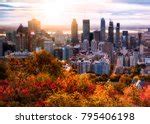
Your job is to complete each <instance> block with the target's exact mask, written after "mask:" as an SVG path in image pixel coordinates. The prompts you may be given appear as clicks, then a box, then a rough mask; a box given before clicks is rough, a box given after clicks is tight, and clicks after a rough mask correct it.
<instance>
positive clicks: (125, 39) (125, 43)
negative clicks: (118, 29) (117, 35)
mask: <svg viewBox="0 0 150 124" xmlns="http://www.w3.org/2000/svg"><path fill="white" fill-rule="evenodd" d="M122 46H123V47H125V48H127V49H128V46H129V45H128V31H123V32H122Z"/></svg>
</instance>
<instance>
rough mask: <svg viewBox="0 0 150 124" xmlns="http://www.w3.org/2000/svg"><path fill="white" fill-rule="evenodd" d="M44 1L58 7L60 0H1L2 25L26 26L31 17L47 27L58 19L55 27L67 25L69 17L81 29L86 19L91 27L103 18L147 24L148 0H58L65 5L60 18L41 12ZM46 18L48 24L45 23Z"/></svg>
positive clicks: (149, 6)
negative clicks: (56, 3)
mask: <svg viewBox="0 0 150 124" xmlns="http://www.w3.org/2000/svg"><path fill="white" fill-rule="evenodd" d="M37 1H38V2H37ZM44 1H45V2H48V1H52V2H54V1H58V4H59V1H60V0H21V1H20V0H5V1H4V0H3V1H2V0H1V1H0V11H1V13H2V14H1V15H0V20H1V24H9V23H12V22H13V23H15V24H18V23H21V22H22V23H27V21H28V20H29V19H31V18H32V17H37V18H38V19H39V20H41V21H42V22H43V23H46V24H52V23H51V22H52V20H54V18H58V21H57V23H58V24H62V25H63V24H66V25H68V24H70V23H71V21H72V18H76V19H77V20H78V22H79V25H80V26H81V25H82V19H84V18H89V19H90V20H91V25H99V23H100V18H102V17H104V18H105V19H106V21H109V19H112V20H113V21H114V22H115V23H116V22H120V23H122V25H142V24H144V25H146V24H147V25H149V21H148V19H149V18H150V4H149V3H150V1H149V0H145V1H144V0H139V1H138V0H132V1H131V0H88V1H87V0H76V1H75V0H61V1H64V2H65V4H64V5H65V6H64V13H63V15H60V17H55V14H53V16H50V15H51V13H50V12H47V13H44V12H45V11H43V8H41V5H43V3H44ZM29 2H30V3H29ZM39 2H42V3H39ZM141 3H142V4H141ZM47 16H50V17H49V18H47ZM61 17H62V18H61ZM43 18H44V19H43ZM46 18H47V22H45V20H46ZM129 22H130V23H129Z"/></svg>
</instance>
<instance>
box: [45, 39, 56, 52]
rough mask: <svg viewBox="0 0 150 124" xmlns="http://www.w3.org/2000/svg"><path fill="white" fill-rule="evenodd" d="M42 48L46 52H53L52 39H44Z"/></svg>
mask: <svg viewBox="0 0 150 124" xmlns="http://www.w3.org/2000/svg"><path fill="white" fill-rule="evenodd" d="M44 49H45V50H46V51H47V52H50V53H52V54H53V52H54V42H53V41H44Z"/></svg>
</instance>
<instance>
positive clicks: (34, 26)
mask: <svg viewBox="0 0 150 124" xmlns="http://www.w3.org/2000/svg"><path fill="white" fill-rule="evenodd" d="M28 28H29V31H31V32H32V31H33V32H39V31H40V30H41V22H40V21H38V20H37V19H32V20H30V21H28Z"/></svg>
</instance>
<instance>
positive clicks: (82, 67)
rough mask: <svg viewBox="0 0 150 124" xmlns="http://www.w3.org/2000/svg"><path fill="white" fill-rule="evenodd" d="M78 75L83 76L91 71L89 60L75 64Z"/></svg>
mask: <svg viewBox="0 0 150 124" xmlns="http://www.w3.org/2000/svg"><path fill="white" fill-rule="evenodd" d="M77 70H78V73H80V74H83V73H87V72H90V71H91V61H89V60H79V61H78V62H77Z"/></svg>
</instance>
